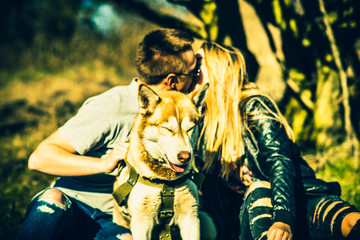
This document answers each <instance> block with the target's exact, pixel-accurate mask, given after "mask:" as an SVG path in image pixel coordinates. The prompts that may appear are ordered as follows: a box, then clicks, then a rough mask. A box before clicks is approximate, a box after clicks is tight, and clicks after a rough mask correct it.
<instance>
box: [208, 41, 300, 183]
mask: <svg viewBox="0 0 360 240" xmlns="http://www.w3.org/2000/svg"><path fill="white" fill-rule="evenodd" d="M201 48H202V49H203V50H204V55H205V59H204V60H205V65H206V68H207V70H208V75H209V83H210V87H209V89H208V92H207V96H206V99H205V105H206V108H205V109H206V110H205V111H206V112H205V117H204V128H203V129H202V135H203V134H204V135H205V142H206V157H205V164H204V167H203V170H204V171H205V172H208V171H211V169H212V168H213V167H214V166H215V165H216V164H215V161H217V160H218V159H219V157H221V172H220V174H221V177H222V178H224V179H228V177H229V173H230V171H231V168H232V165H233V164H234V163H240V166H242V162H241V161H242V157H243V156H244V154H245V143H244V140H243V131H244V129H247V128H248V126H246V124H245V122H244V119H243V118H242V113H241V111H240V110H239V105H240V104H241V102H242V101H243V100H245V99H246V98H248V97H250V96H255V95H258V96H266V95H265V94H263V93H261V92H260V90H259V89H258V88H257V86H256V85H255V84H254V83H249V82H247V80H246V66H245V59H244V57H243V55H242V53H241V52H240V50H239V49H236V48H233V47H229V46H221V45H219V44H217V43H211V42H206V43H204V44H203V45H202V47H201ZM267 98H268V99H269V100H270V101H271V102H272V103H273V105H274V106H275V108H276V112H274V111H272V110H271V109H269V107H267V106H266V104H264V103H263V102H262V100H261V99H260V98H259V101H260V102H261V103H262V105H264V107H265V109H266V110H267V111H268V112H269V113H271V116H273V117H271V118H273V119H276V120H277V121H279V122H281V123H282V124H283V125H284V126H285V129H286V131H287V133H288V136H289V138H290V139H293V134H292V131H291V128H290V126H289V125H288V124H287V121H286V120H285V119H284V117H283V116H282V115H281V113H280V111H279V109H278V108H277V106H276V104H275V103H274V101H272V100H271V98H269V97H267ZM249 116H250V118H251V114H249ZM248 120H254V119H248ZM236 175H237V177H238V178H239V179H241V178H242V170H241V168H240V169H239V171H238V172H237V174H236Z"/></svg>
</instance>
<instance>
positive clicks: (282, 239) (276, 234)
mask: <svg viewBox="0 0 360 240" xmlns="http://www.w3.org/2000/svg"><path fill="white" fill-rule="evenodd" d="M267 237H268V240H292V238H293V236H292V232H291V228H290V226H289V225H288V224H286V223H282V222H275V223H274V224H273V225H272V226H271V227H270V228H269V231H268V233H267Z"/></svg>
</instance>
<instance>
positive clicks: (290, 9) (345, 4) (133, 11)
mask: <svg viewBox="0 0 360 240" xmlns="http://www.w3.org/2000/svg"><path fill="white" fill-rule="evenodd" d="M359 11H360V2H359V1H357V0H327V1H323V0H316V1H304V0H226V1H222V0H153V1H147V0H108V1H105V0H101V1H100V0H63V1H60V0H52V1H50V0H42V1H39V0H28V1H24V0H16V1H8V2H6V3H3V5H2V7H1V8H0V31H1V34H0V54H1V56H2V58H1V59H0V86H1V88H0V116H1V121H0V146H1V147H0V163H1V169H0V179H1V181H0V189H2V191H3V192H4V193H3V194H2V195H1V197H0V204H1V208H0V222H1V224H2V228H1V229H0V239H5V238H6V239H9V238H10V239H13V238H15V236H16V233H17V231H18V229H19V227H20V226H21V224H22V221H23V218H24V213H25V210H26V206H27V204H28V203H29V202H30V200H31V197H32V196H33V195H34V194H35V193H36V192H38V191H39V190H41V189H43V188H44V187H46V186H48V185H49V183H50V182H51V181H52V180H53V179H54V177H52V176H47V175H44V174H41V173H37V172H30V171H29V170H28V169H27V159H28V157H29V155H30V154H31V152H32V151H33V150H34V148H35V147H36V146H37V144H38V143H39V142H40V141H41V140H42V139H44V138H45V137H46V136H48V135H49V134H50V133H51V132H53V131H54V130H56V129H57V127H59V126H61V125H62V124H63V123H64V122H65V121H66V120H67V119H69V118H70V117H71V116H72V115H73V114H74V113H75V112H76V110H77V109H78V107H79V106H80V105H81V103H82V102H83V101H84V100H85V99H86V98H87V97H89V96H92V95H95V94H98V93H100V92H102V91H105V90H106V89H109V88H110V87H112V86H115V85H118V84H127V83H129V82H130V80H131V78H132V77H134V76H136V70H135V68H134V56H135V50H136V48H137V44H138V43H139V41H140V40H141V39H142V37H143V36H144V35H145V34H146V33H147V32H149V31H150V30H152V29H155V28H157V27H172V28H180V29H183V30H186V31H189V32H190V33H192V34H193V35H194V36H195V37H196V38H197V39H198V41H197V42H198V43H201V41H203V40H210V41H216V42H219V43H224V44H227V45H233V46H235V47H238V48H240V49H241V50H242V51H243V53H244V55H245V57H246V61H247V67H248V72H249V79H250V80H251V81H254V82H256V83H257V84H258V85H259V86H260V88H262V89H263V90H264V91H266V92H267V93H268V94H270V95H271V96H272V97H273V98H274V99H275V100H276V101H277V102H278V104H279V106H280V107H281V110H282V112H283V113H284V115H285V116H286V117H287V119H288V121H289V123H290V124H291V126H292V127H293V129H294V132H295V134H296V138H297V141H298V143H299V145H300V147H301V148H302V150H303V152H304V154H305V157H306V159H307V160H308V161H309V163H310V164H311V165H312V166H313V167H314V168H315V169H316V170H317V171H318V176H319V177H321V178H323V179H325V180H329V181H334V180H335V181H339V182H340V183H341V184H342V187H343V197H344V198H345V199H346V200H349V201H351V202H352V203H353V204H355V205H356V206H357V207H360V187H359V185H360V184H359V183H360V176H359V171H358V157H359V153H358V148H359V141H358V139H359V131H360V129H359V128H360V125H359V119H360V113H359V112H358V111H356V110H357V109H358V108H359V103H360V101H359V100H360V96H359V95H360V94H359V93H360V92H359V88H360V80H359V74H360V73H359V71H360V63H359V61H360V36H359V35H360V31H359V30H360V29H359V28H360V25H359V24H360V13H359Z"/></svg>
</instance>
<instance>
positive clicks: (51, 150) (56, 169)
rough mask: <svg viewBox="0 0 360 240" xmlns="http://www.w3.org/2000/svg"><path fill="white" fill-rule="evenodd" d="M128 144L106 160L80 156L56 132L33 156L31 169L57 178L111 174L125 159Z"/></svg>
mask: <svg viewBox="0 0 360 240" xmlns="http://www.w3.org/2000/svg"><path fill="white" fill-rule="evenodd" d="M127 148H128V143H124V142H122V143H120V144H119V145H118V146H116V147H115V148H114V149H113V150H112V152H111V153H110V154H109V155H108V156H107V157H106V158H103V159H101V158H95V157H88V156H82V155H79V154H78V153H77V152H76V150H75V149H74V148H73V147H72V146H71V145H70V143H69V142H68V141H67V140H66V139H65V138H64V137H63V136H62V135H61V134H60V132H59V131H56V132H54V133H53V134H52V135H50V136H49V137H48V138H46V139H45V140H43V141H42V142H41V143H40V144H39V146H38V147H37V148H36V149H35V151H34V152H33V153H32V154H31V156H30V158H29V162H28V166H29V169H31V170H36V171H40V172H43V173H47V174H50V175H55V176H84V175H92V174H98V173H111V172H112V171H113V170H114V169H115V168H116V167H117V165H118V163H119V161H121V160H123V159H125V156H126V152H127Z"/></svg>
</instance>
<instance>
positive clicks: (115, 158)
mask: <svg viewBox="0 0 360 240" xmlns="http://www.w3.org/2000/svg"><path fill="white" fill-rule="evenodd" d="M128 149H129V143H128V142H120V143H119V144H118V145H116V146H115V147H114V149H113V150H112V151H111V152H110V154H109V155H108V156H107V157H106V158H105V161H104V164H105V166H104V169H105V173H111V172H112V171H114V170H115V168H116V167H117V166H118V164H119V162H120V161H122V160H124V159H125V157H126V154H127V151H128Z"/></svg>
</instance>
